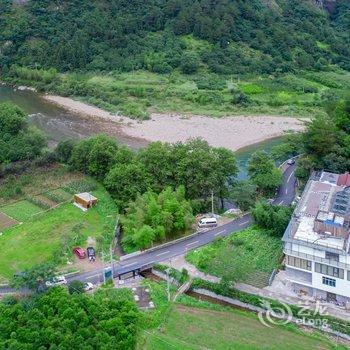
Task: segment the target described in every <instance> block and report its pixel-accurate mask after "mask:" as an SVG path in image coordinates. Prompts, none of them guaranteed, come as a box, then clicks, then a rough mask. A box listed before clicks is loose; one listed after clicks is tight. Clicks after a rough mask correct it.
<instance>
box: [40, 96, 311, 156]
mask: <svg viewBox="0 0 350 350" xmlns="http://www.w3.org/2000/svg"><path fill="white" fill-rule="evenodd" d="M43 97H44V99H45V100H47V101H49V102H51V103H54V104H56V105H58V106H60V107H63V108H66V109H68V110H70V111H71V112H74V113H77V114H80V115H84V116H89V117H94V118H100V119H103V120H105V121H109V122H111V126H113V125H114V126H115V124H118V125H119V126H120V128H121V130H122V132H123V133H125V134H126V135H128V136H130V137H133V138H138V139H144V140H147V141H150V142H153V141H161V142H171V143H173V142H179V141H181V142H184V141H186V140H188V139H189V138H195V137H201V138H203V139H205V140H206V141H208V143H209V144H210V145H212V146H215V147H225V148H228V149H230V150H232V151H237V150H238V149H240V148H243V147H246V146H248V145H251V144H255V143H258V142H261V141H264V140H267V139H271V138H274V137H278V136H282V135H283V134H285V133H286V132H288V131H295V132H300V131H303V130H304V128H305V126H304V123H305V121H307V120H308V119H307V118H298V119H297V118H291V117H282V116H267V115H262V116H254V117H253V116H234V117H222V118H212V117H206V116H199V115H182V114H178V113H176V114H171V113H164V114H160V113H152V114H151V118H150V119H149V120H145V121H142V122H140V121H137V120H134V119H131V118H127V117H124V116H121V115H116V114H113V113H110V112H107V111H105V110H103V109H101V108H98V107H94V106H91V105H88V104H86V103H84V102H81V101H76V100H73V99H72V98H68V97H62V96H55V95H44V96H43Z"/></svg>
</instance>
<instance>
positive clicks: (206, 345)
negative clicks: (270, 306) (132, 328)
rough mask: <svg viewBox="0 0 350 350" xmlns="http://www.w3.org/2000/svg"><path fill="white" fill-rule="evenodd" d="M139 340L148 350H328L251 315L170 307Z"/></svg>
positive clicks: (325, 342) (323, 341) (314, 340)
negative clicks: (162, 321)
mask: <svg viewBox="0 0 350 350" xmlns="http://www.w3.org/2000/svg"><path fill="white" fill-rule="evenodd" d="M143 339H144V340H143V341H144V343H143V344H142V346H140V347H139V348H140V349H141V348H142V349H149V350H163V349H164V350H172V349H174V350H175V349H177V350H197V349H198V350H199V349H213V350H234V349H237V350H248V349H249V350H252V349H257V350H263V349H266V350H267V349H268V350H274V349H276V350H280V349H286V350H287V349H291V350H306V349H307V350H311V349H318V350H320V349H332V345H331V344H330V342H329V341H328V340H326V339H318V338H316V337H315V336H313V335H309V334H306V333H301V332H300V331H299V330H297V329H296V328H295V327H291V329H288V328H286V327H278V326H273V327H272V328H268V327H266V326H264V325H262V324H261V323H260V321H259V320H258V318H257V316H256V315H254V314H252V313H248V312H244V311H239V310H234V309H230V310H229V311H217V310H213V309H205V308H197V307H188V306H183V305H176V306H174V308H173V309H172V310H171V312H170V313H169V314H168V318H167V321H166V323H165V324H163V325H162V326H161V327H159V328H158V329H157V330H154V331H147V332H145V334H144V336H143Z"/></svg>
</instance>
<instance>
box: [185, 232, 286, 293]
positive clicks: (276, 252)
mask: <svg viewBox="0 0 350 350" xmlns="http://www.w3.org/2000/svg"><path fill="white" fill-rule="evenodd" d="M282 256H283V253H282V241H281V239H280V238H279V237H274V236H273V235H271V234H270V233H269V231H267V230H263V229H260V228H258V227H253V228H249V229H246V230H244V231H241V232H238V233H235V234H234V235H231V236H228V237H225V238H222V239H218V240H216V241H214V242H213V243H210V244H208V245H206V246H204V247H201V248H198V249H196V250H193V251H191V252H189V253H188V254H187V255H186V260H187V261H188V262H190V263H191V264H193V265H195V266H196V267H197V268H198V269H199V270H201V271H203V272H204V273H206V274H209V275H213V276H217V277H220V278H221V279H222V280H223V281H226V282H229V283H230V282H242V283H247V284H250V285H253V286H256V287H260V288H262V287H265V286H266V285H267V283H268V279H269V277H270V275H271V273H272V271H273V270H274V269H276V268H278V267H279V266H280V262H281V259H282Z"/></svg>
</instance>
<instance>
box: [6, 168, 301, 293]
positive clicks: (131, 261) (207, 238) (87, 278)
mask: <svg viewBox="0 0 350 350" xmlns="http://www.w3.org/2000/svg"><path fill="white" fill-rule="evenodd" d="M295 168H296V166H295V165H291V166H288V167H287V169H286V170H285V172H284V174H283V184H282V186H281V188H280V189H279V191H278V193H277V195H276V198H275V199H274V201H273V203H274V204H277V205H290V204H291V203H292V202H293V200H294V197H295V187H296V186H295V185H296V178H295V176H294V171H295ZM252 221H253V220H252V216H251V214H246V215H244V216H243V217H241V218H239V219H237V220H234V221H231V222H229V223H227V224H225V225H223V226H219V227H216V228H214V229H209V230H206V231H204V232H201V233H198V234H196V235H192V236H190V237H189V238H187V239H185V240H181V241H177V242H174V243H173V244H171V245H167V246H165V247H160V248H158V249H154V250H151V251H147V252H145V253H142V254H141V255H138V256H134V257H130V258H128V259H126V260H124V261H122V262H115V263H114V266H113V272H114V273H113V275H114V277H118V275H123V274H127V273H131V272H132V271H135V270H138V269H142V268H145V267H146V266H152V265H154V264H155V263H157V262H160V261H164V260H166V259H169V258H173V257H175V256H177V255H181V254H184V253H186V252H187V251H189V250H192V249H195V248H198V247H200V246H203V245H205V244H208V243H210V242H212V241H213V240H214V239H216V238H218V237H225V236H228V235H230V234H231V233H234V232H238V231H241V230H243V229H245V228H247V227H248V226H250V225H251V224H252ZM72 280H80V281H82V282H92V283H93V284H96V283H100V282H102V281H103V272H102V271H101V269H99V270H95V271H90V272H85V273H81V274H78V275H75V276H71V277H68V278H67V281H68V282H70V281H72ZM10 292H13V290H12V289H11V288H7V287H4V288H0V293H10Z"/></svg>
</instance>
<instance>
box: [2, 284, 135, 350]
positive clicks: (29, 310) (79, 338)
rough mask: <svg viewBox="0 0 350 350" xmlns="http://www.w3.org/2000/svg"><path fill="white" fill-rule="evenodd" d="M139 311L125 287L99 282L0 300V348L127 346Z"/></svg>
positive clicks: (90, 349)
mask: <svg viewBox="0 0 350 350" xmlns="http://www.w3.org/2000/svg"><path fill="white" fill-rule="evenodd" d="M139 317H140V316H139V312H138V310H137V308H136V305H135V303H134V302H133V300H132V294H131V292H130V291H129V290H126V289H122V290H120V289H119V290H116V289H107V288H101V289H99V290H98V291H97V292H96V293H95V294H94V295H93V296H90V295H86V294H79V293H73V294H72V295H70V294H69V293H68V291H67V290H66V289H63V288H60V287H55V288H52V289H50V290H49V291H48V292H47V293H45V294H43V295H41V296H39V297H36V298H25V299H22V300H16V299H14V298H12V297H11V298H7V299H5V300H4V301H2V302H1V303H0V348H2V349H28V350H32V349H33V350H34V349H62V350H66V349H67V350H68V349H84V350H93V349H121V350H122V349H125V350H130V349H134V348H135V346H136V340H137V330H138V325H139Z"/></svg>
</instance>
